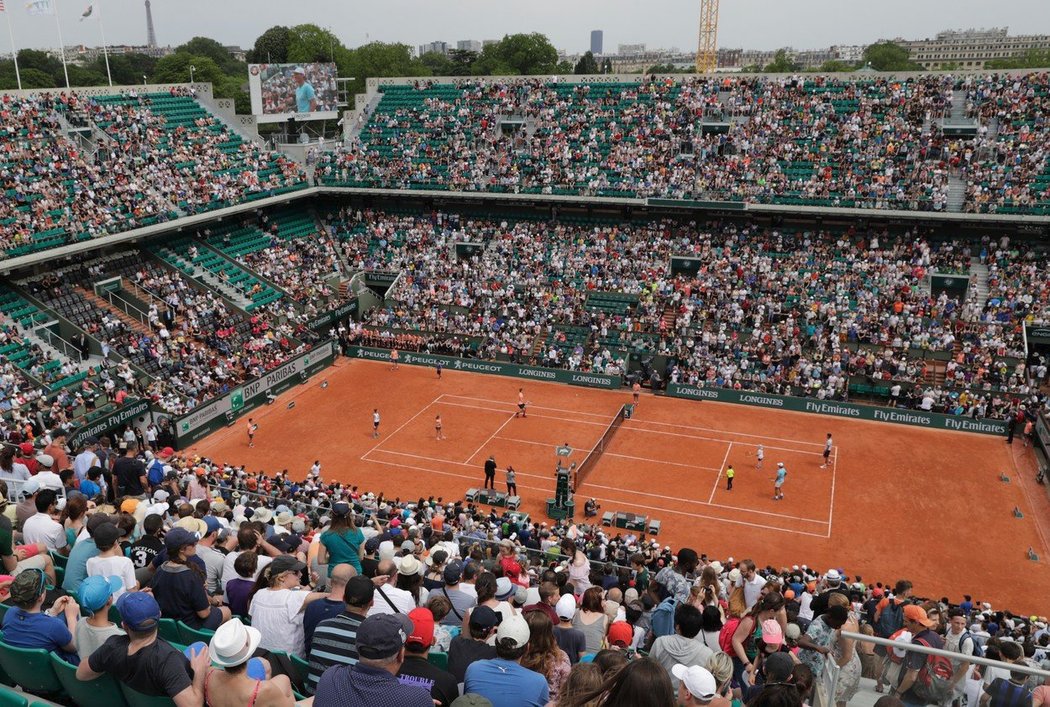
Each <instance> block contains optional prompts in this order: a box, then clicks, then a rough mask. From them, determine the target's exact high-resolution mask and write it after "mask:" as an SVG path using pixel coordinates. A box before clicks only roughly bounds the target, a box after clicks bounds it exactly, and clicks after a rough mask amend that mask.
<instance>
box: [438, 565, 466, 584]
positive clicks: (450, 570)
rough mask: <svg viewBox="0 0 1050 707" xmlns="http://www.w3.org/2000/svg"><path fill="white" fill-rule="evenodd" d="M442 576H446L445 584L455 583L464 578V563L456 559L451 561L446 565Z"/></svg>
mask: <svg viewBox="0 0 1050 707" xmlns="http://www.w3.org/2000/svg"><path fill="white" fill-rule="evenodd" d="M441 576H442V577H443V578H444V580H445V584H455V583H456V582H458V581H459V580H460V579H462V578H463V563H462V562H457V561H455V560H453V561H452V562H449V563H448V564H447V565H445V569H444V570H443V571H442V573H441Z"/></svg>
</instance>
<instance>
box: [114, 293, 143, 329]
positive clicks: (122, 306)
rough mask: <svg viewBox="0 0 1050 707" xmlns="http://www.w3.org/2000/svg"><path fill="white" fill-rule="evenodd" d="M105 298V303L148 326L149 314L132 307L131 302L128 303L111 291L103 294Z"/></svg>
mask: <svg viewBox="0 0 1050 707" xmlns="http://www.w3.org/2000/svg"><path fill="white" fill-rule="evenodd" d="M105 298H106V301H107V302H109V303H110V304H111V305H113V306H114V307H116V308H117V309H119V310H120V311H122V312H124V314H126V315H128V316H129V317H134V318H135V319H137V320H139V321H140V322H142V323H143V324H145V325H147V326H148V325H149V314H147V313H146V312H143V311H142V310H141V309H139V308H138V307H136V306H135V305H133V304H132V303H131V302H128V301H127V300H126V299H124V298H123V297H120V296H118V295H116V294H114V293H113V291H112V290H109V291H107V292H106V293H105Z"/></svg>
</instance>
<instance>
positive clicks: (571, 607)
mask: <svg viewBox="0 0 1050 707" xmlns="http://www.w3.org/2000/svg"><path fill="white" fill-rule="evenodd" d="M554 613H556V614H557V615H558V618H559V619H571V618H572V617H573V616H576V597H574V596H573V595H572V594H562V595H561V598H560V599H558V603H557V605H556V606H555V607H554Z"/></svg>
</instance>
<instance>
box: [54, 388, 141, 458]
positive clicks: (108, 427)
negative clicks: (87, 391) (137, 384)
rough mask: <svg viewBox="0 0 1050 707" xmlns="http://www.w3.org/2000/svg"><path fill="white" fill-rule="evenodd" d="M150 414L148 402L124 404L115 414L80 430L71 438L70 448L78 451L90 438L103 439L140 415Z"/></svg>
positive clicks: (139, 401) (94, 421)
mask: <svg viewBox="0 0 1050 707" xmlns="http://www.w3.org/2000/svg"><path fill="white" fill-rule="evenodd" d="M148 414H150V405H149V401H148V400H136V401H134V402H130V403H124V405H122V406H120V407H119V408H117V409H116V410H114V411H113V412H111V413H109V414H107V415H104V416H102V417H100V418H98V419H97V420H92V421H91V422H88V423H87V424H86V425H84V426H82V427H80V428H78V429H77V431H76V432H74V433H73V434H71V435H70V436H69V448H70V449H78V448H79V447H80V445H82V444H83V443H84V440H85V439H87V438H88V437H101V436H102V435H104V434H108V433H110V432H114V431H116V430H123V429H124V425H126V424H128V423H129V422H131V421H132V420H134V419H135V418H136V417H138V416H139V415H148Z"/></svg>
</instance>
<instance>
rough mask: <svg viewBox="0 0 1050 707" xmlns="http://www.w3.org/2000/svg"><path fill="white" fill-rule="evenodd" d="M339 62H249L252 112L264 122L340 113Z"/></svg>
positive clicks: (332, 116) (315, 118) (321, 117)
mask: <svg viewBox="0 0 1050 707" xmlns="http://www.w3.org/2000/svg"><path fill="white" fill-rule="evenodd" d="M336 75H337V69H336V66H335V64H249V65H248V91H249V93H250V94H251V98H252V113H254V114H255V115H256V116H257V120H258V121H259V122H260V123H275V122H278V121H282V120H288V119H289V118H295V119H296V120H322V119H327V118H335V117H336V116H337V115H338V110H339V109H338V106H337V102H338V91H337V90H336V81H335V79H336Z"/></svg>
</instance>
